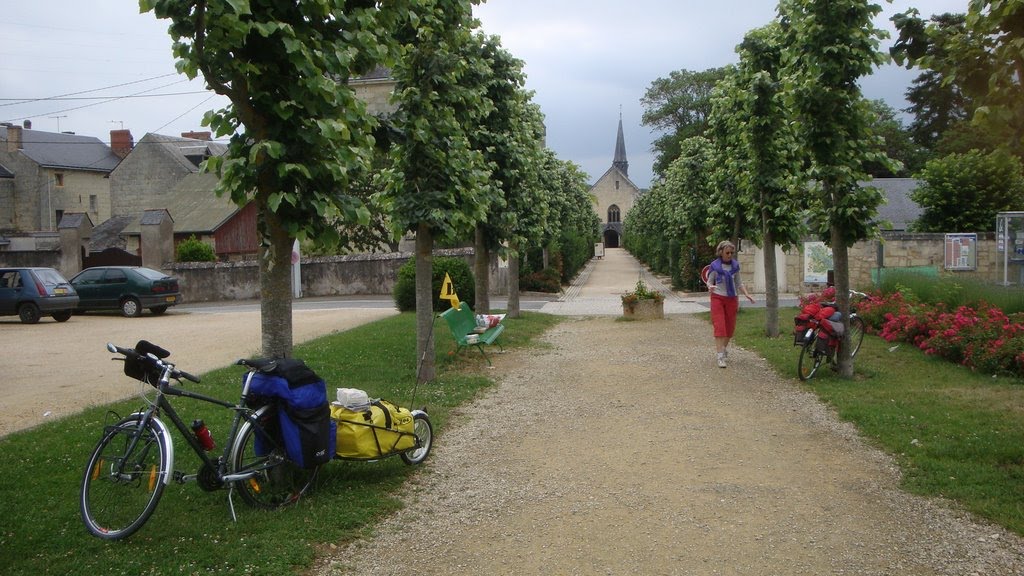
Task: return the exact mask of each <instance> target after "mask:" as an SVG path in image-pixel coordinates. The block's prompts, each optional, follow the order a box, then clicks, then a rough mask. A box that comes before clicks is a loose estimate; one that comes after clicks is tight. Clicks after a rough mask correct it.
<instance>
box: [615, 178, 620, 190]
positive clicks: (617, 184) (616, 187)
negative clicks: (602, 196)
mask: <svg viewBox="0 0 1024 576" xmlns="http://www.w3.org/2000/svg"><path fill="white" fill-rule="evenodd" d="M615 189H616V190H618V189H619V181H618V180H616V181H615Z"/></svg>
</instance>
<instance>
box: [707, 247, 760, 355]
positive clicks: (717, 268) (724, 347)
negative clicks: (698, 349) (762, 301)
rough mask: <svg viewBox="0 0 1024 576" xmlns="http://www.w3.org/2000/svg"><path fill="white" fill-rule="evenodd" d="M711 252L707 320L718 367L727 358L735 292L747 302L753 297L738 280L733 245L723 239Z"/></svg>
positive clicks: (736, 306)
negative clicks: (712, 334) (710, 325)
mask: <svg viewBox="0 0 1024 576" xmlns="http://www.w3.org/2000/svg"><path fill="white" fill-rule="evenodd" d="M715 254H716V255H717V256H718V258H716V259H715V261H714V262H712V263H711V270H710V272H709V273H708V291H710V292H711V324H712V325H713V326H714V328H715V351H716V352H717V354H718V367H719V368H725V361H726V360H727V359H728V358H729V341H730V340H732V335H733V333H734V332H735V331H736V312H737V311H738V310H739V307H740V298H739V292H740V291H742V292H743V295H744V296H746V297H747V300H750V301H751V302H753V301H754V299H753V298H752V297H751V296H750V293H748V292H747V287H746V286H744V285H743V283H742V282H740V263H739V261H738V260H736V259H735V258H734V256H735V255H736V246H735V245H734V244H733V243H732V242H729V241H728V240H723V241H721V242H719V243H718V247H717V248H716V249H715Z"/></svg>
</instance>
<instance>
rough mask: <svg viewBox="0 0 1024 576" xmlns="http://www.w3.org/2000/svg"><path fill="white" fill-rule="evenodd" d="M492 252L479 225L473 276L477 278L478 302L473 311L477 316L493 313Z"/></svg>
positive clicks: (475, 239) (474, 243)
mask: <svg viewBox="0 0 1024 576" xmlns="http://www.w3.org/2000/svg"><path fill="white" fill-rule="evenodd" d="M490 264H491V252H490V250H488V249H487V243H486V242H485V241H484V229H483V227H481V226H479V225H477V227H476V236H475V238H474V240H473V274H474V275H475V276H476V279H475V282H476V301H475V302H474V303H473V309H474V310H476V313H477V314H490V313H491V266H490Z"/></svg>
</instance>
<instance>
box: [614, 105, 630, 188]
mask: <svg viewBox="0 0 1024 576" xmlns="http://www.w3.org/2000/svg"><path fill="white" fill-rule="evenodd" d="M612 166H614V167H615V168H618V169H619V170H620V171H622V174H623V175H624V176H626V177H629V161H628V160H626V139H625V137H623V135H622V109H621V107H620V109H619V133H618V135H617V136H616V137H615V157H614V159H613V160H612Z"/></svg>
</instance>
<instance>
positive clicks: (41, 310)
mask: <svg viewBox="0 0 1024 576" xmlns="http://www.w3.org/2000/svg"><path fill="white" fill-rule="evenodd" d="M76 306H78V294H77V293H75V289H74V288H73V287H72V286H71V284H69V283H68V281H67V279H65V278H64V277H63V276H61V275H60V272H57V271H56V270H54V269H53V268H0V316H13V315H15V314H17V315H18V316H19V317H21V321H22V322H23V323H25V324H35V323H36V322H39V319H40V318H42V317H43V316H44V315H49V316H53V319H54V320H56V321H57V322H66V321H67V319H68V318H71V311H72V310H74V309H75V307H76Z"/></svg>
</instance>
